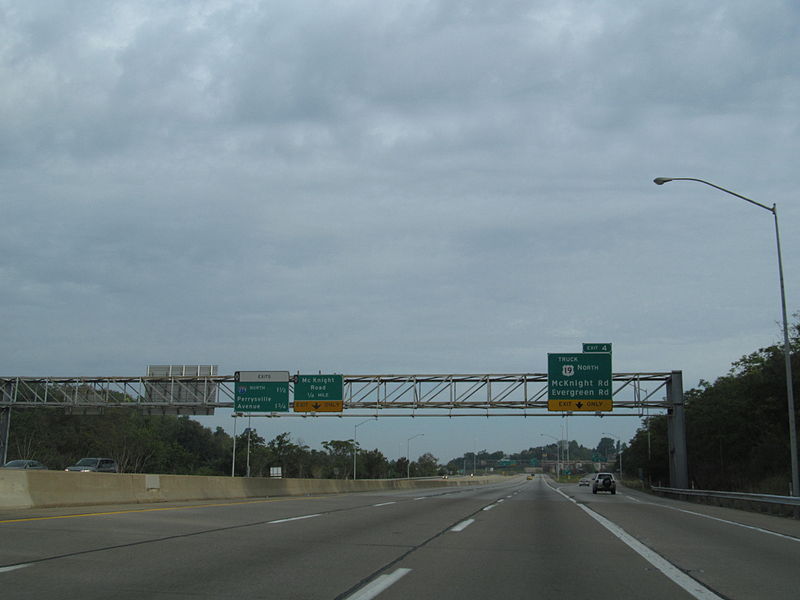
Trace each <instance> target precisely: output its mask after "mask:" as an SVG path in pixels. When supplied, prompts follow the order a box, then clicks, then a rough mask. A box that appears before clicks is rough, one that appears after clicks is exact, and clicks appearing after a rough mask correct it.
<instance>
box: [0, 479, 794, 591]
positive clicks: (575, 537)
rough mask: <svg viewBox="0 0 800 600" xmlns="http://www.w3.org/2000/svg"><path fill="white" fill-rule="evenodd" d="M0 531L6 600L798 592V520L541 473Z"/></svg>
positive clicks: (96, 511) (38, 522)
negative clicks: (486, 482) (594, 486)
mask: <svg viewBox="0 0 800 600" xmlns="http://www.w3.org/2000/svg"><path fill="white" fill-rule="evenodd" d="M556 487H557V488H558V489H556ZM0 540H2V544H0V590H2V598H3V600H13V599H17V598H32V599H33V598H35V599H37V600H41V599H43V598H64V599H70V598H80V599H86V600H90V599H94V598H97V599H103V600H107V599H108V598H113V599H115V600H116V599H118V600H126V599H137V600H141V599H145V598H157V599H192V598H209V599H210V598H236V599H239V600H241V599H246V598H248V599H249V598H269V599H284V598H286V599H288V598H292V599H316V598H320V599H330V600H334V599H341V600H344V599H360V600H366V599H368V598H373V597H375V598H380V599H381V600H391V599H409V598H414V599H426V598H433V599H436V600H449V599H451V598H452V599H456V598H457V599H460V600H467V599H473V598H475V599H477V598H491V599H509V598H526V599H528V598H531V599H535V598H547V599H556V598H558V599H561V598H563V599H567V600H574V599H579V598H609V599H620V600H622V599H627V598H631V599H634V598H636V599H640V598H649V599H654V600H657V599H670V600H672V599H684V598H686V599H690V598H702V599H709V600H710V599H714V598H730V599H740V598H741V599H745V598H746V599H750V598H758V599H759V600H761V599H778V598H781V599H792V600H796V599H797V598H798V597H800V522H798V521H793V520H788V519H782V518H778V517H769V516H764V515H758V514H751V513H745V512H739V511H734V510H730V509H722V508H714V507H702V506H698V505H693V504H687V503H682V502H677V501H672V500H664V499H658V498H653V497H651V496H648V495H645V494H641V493H638V492H632V491H630V490H627V489H624V488H621V489H620V491H619V492H618V493H617V494H616V495H615V496H611V495H601V494H598V495H592V493H591V490H590V489H588V488H585V487H584V488H579V487H578V486H576V485H561V486H555V485H554V484H552V482H548V481H546V480H545V479H544V478H542V477H538V476H537V477H536V478H535V479H533V480H532V481H529V480H526V479H525V478H524V477H515V478H509V480H508V481H505V482H503V483H500V484H497V485H492V486H483V487H478V488H470V489H448V490H441V489H440V490H429V491H420V490H416V491H413V492H390V493H386V492H381V493H362V494H347V495H338V496H321V497H303V498H274V499H271V498H268V499H261V500H253V501H236V502H217V503H179V504H177V503H171V504H166V505H156V506H152V505H146V506H143V505H138V506H114V507H92V508H89V509H86V508H83V509H75V508H72V509H41V510H26V511H4V512H2V513H0Z"/></svg>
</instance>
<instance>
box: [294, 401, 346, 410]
mask: <svg viewBox="0 0 800 600" xmlns="http://www.w3.org/2000/svg"><path fill="white" fill-rule="evenodd" d="M293 406H294V412H342V411H343V410H344V402H343V401H341V400H338V401H336V400H333V401H331V400H295V401H294V405H293Z"/></svg>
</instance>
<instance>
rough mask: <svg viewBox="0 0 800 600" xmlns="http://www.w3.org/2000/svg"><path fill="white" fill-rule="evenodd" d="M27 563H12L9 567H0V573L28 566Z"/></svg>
mask: <svg viewBox="0 0 800 600" xmlns="http://www.w3.org/2000/svg"><path fill="white" fill-rule="evenodd" d="M30 566H31V565H30V564H29V563H26V564H24V565H12V566H10V567H0V573H8V572H9V571H16V570H17V569H24V568H25V567H30Z"/></svg>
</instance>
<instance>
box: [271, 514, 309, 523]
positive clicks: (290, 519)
mask: <svg viewBox="0 0 800 600" xmlns="http://www.w3.org/2000/svg"><path fill="white" fill-rule="evenodd" d="M319 516H320V513H317V514H315V515H303V516H302V517H289V518H288V519H278V520H277V521H270V522H269V523H268V525H274V524H276V523H288V522H289V521H299V520H301V519H313V518H314V517H319Z"/></svg>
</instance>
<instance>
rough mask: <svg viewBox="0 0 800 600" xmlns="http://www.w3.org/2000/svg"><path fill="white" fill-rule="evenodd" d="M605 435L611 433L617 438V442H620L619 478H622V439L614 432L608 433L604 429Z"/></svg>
mask: <svg viewBox="0 0 800 600" xmlns="http://www.w3.org/2000/svg"><path fill="white" fill-rule="evenodd" d="M603 435H610V436H611V437H613V438H614V439H615V440H617V444H619V452H617V454H618V455H619V478H620V479H622V441H621V440H620V439H619V438H618V437H617V436H615V435H614V434H613V433H608V432H607V431H604V432H603Z"/></svg>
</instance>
